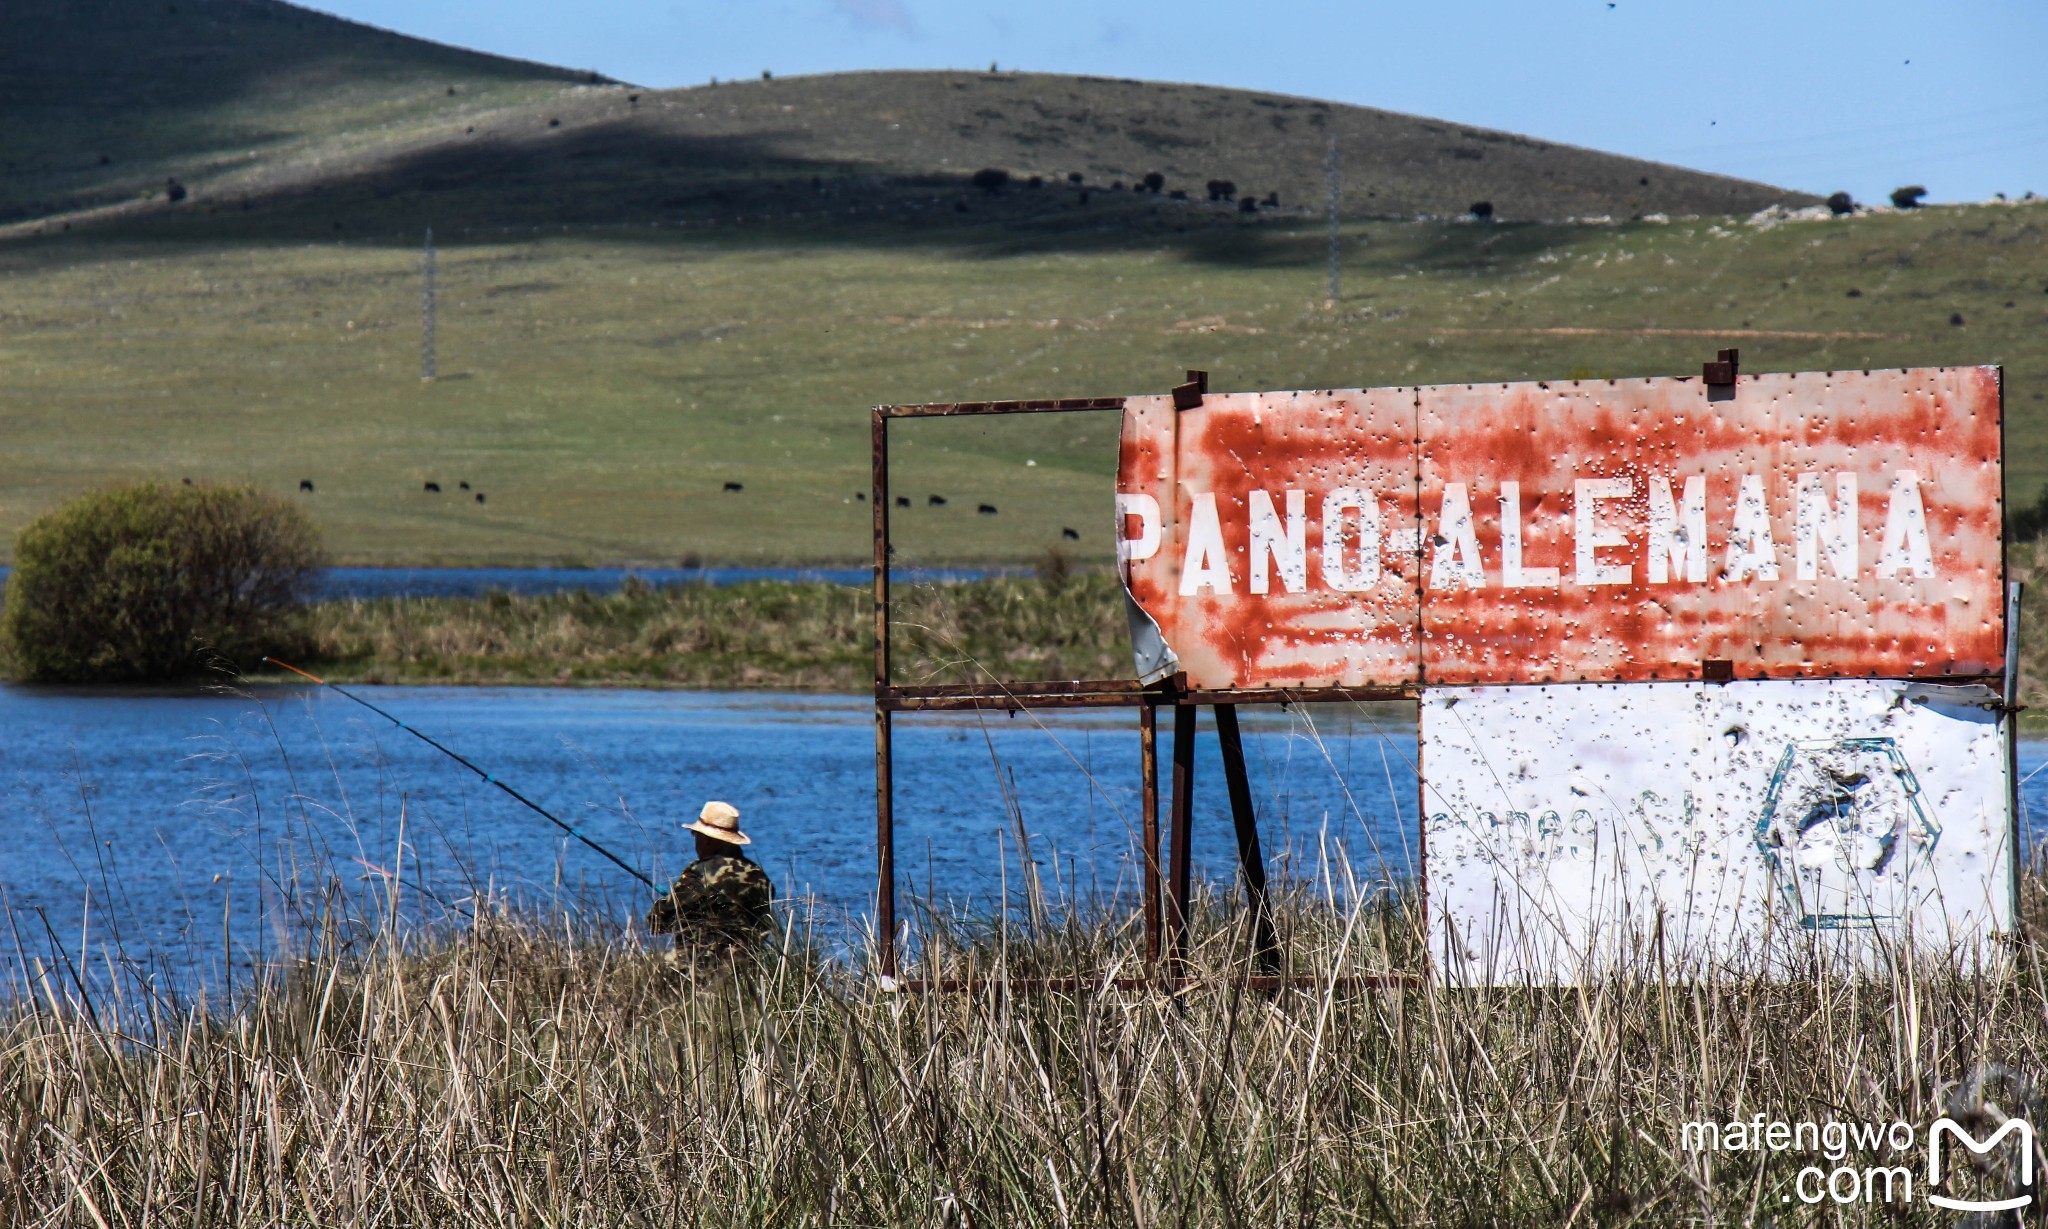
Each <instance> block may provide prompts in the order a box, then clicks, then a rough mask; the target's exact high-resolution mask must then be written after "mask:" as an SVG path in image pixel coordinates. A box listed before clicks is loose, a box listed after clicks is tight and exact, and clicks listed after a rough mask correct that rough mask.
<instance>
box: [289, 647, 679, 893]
mask: <svg viewBox="0 0 2048 1229" xmlns="http://www.w3.org/2000/svg"><path fill="white" fill-rule="evenodd" d="M263 660H264V661H266V662H268V663H270V664H271V665H273V666H283V667H284V668H285V669H287V670H289V671H291V672H292V673H293V674H296V675H298V676H299V677H300V678H305V679H311V680H313V681H314V682H315V683H318V684H320V685H321V686H322V687H326V688H329V689H331V690H334V691H338V692H340V693H341V694H342V695H345V696H347V697H348V698H349V699H351V700H354V701H355V702H356V703H358V704H360V705H362V706H363V707H364V708H367V709H369V710H370V711H371V712H373V713H375V714H377V715H378V716H379V717H382V718H383V719H384V720H386V721H388V722H390V723H391V724H392V725H395V726H397V727H398V728H399V729H401V730H404V731H405V732H406V733H408V734H410V735H412V736H413V737H414V738H417V739H419V740H420V741H421V742H423V743H425V744H427V745H428V746H429V747H432V748H433V749H434V750H436V751H439V752H440V753H441V754H442V755H445V756H447V757H448V758H449V759H451V760H454V761H455V762H456V763H458V764H460V765H462V766H463V767H464V768H467V769H469V770H470V771H471V772H473V773H475V774H476V775H477V776H479V777H481V778H482V779H483V780H484V781H485V782H487V783H488V784H491V785H495V786H497V787H498V788H499V789H501V790H504V791H505V792H506V793H507V794H509V795H511V796H512V798H513V799H514V800H515V801H517V802H519V803H520V804H522V805H524V806H525V807H526V809H527V810H529V811H532V812H533V813H534V814H536V815H538V816H540V817H541V818H542V819H545V820H547V821H548V822H549V823H551V824H553V825H554V826H555V827H557V828H560V829H561V830H562V831H564V832H566V833H568V834H569V835H570V836H573V837H575V838H576V839H577V840H579V841H582V842H583V843H584V844H585V845H588V846H590V847H591V848H592V849H594V850H596V851H597V852H598V853H601V854H603V855H604V856H605V857H607V858H609V859H611V863H612V865H613V866H616V867H618V868H619V869H620V870H622V871H624V872H626V873H627V874H628V875H631V876H632V877H633V878H635V879H638V880H639V881H640V882H642V883H644V884H646V885H647V886H648V887H650V888H653V889H654V890H655V891H657V892H659V891H661V885H660V884H658V883H656V882H654V880H652V879H649V878H648V877H647V876H645V875H643V874H641V873H640V872H639V871H636V870H634V869H633V868H632V867H630V866H628V865H626V864H625V863H624V862H623V861H621V860H620V859H619V855H617V854H615V853H613V852H612V851H611V850H609V849H606V848H605V847H604V846H602V845H600V844H598V843H597V842H596V841H593V840H591V839H590V838H589V837H587V836H585V835H583V834H582V833H581V832H578V831H576V829H575V828H574V827H572V826H570V825H569V824H567V823H564V822H563V821H562V820H560V819H557V818H555V816H554V815H553V814H551V813H550V812H549V811H548V809H547V808H546V807H543V806H541V805H540V804H539V803H538V802H535V801H534V800H533V799H531V798H528V797H527V796H526V795H525V794H522V793H520V792H519V791H518V790H516V789H513V788H512V787H511V786H509V785H507V784H505V783H504V782H503V781H500V780H498V778H496V777H494V776H492V775H491V774H490V773H487V772H485V771H484V770H483V769H481V768H478V767H477V766H476V765H475V764H472V763H470V762H469V761H468V760H466V759H464V758H462V756H460V755H458V754H456V753H455V752H453V751H450V750H449V749H448V748H446V747H444V746H442V745H441V744H440V743H437V742H435V741H434V740H433V739H432V738H429V737H428V736H427V735H425V734H423V733H421V732H420V731H418V730H416V729H414V728H413V727H411V726H409V725H407V724H405V723H404V722H403V721H400V720H399V719H398V718H396V717H394V716H392V715H391V714H390V713H387V712H385V711H384V710H383V709H381V708H378V707H377V706H376V705H374V704H372V703H370V702H369V701H368V700H365V699H363V698H362V697H361V696H359V695H357V694H356V693H355V692H353V691H350V690H349V689H348V688H346V687H343V686H342V685H341V684H339V683H330V682H328V681H327V680H326V679H324V678H321V677H320V676H319V675H317V674H308V673H307V672H306V671H304V670H301V669H299V668H298V667H297V666H294V665H293V664H291V663H290V662H288V661H279V660H278V659H277V658H275V657H266V658H264V659H263Z"/></svg>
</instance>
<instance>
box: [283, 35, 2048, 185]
mask: <svg viewBox="0 0 2048 1229" xmlns="http://www.w3.org/2000/svg"><path fill="white" fill-rule="evenodd" d="M316 7H319V8H322V9H324V10H326V11H328V12H333V13H338V14H341V15H342V16H346V17H352V18H355V19H356V20H358V21H366V22H370V23H372V24H374V25H379V26H385V27H388V28H391V29H395V30H401V31H404V32H405V33H408V34H414V35H419V36H421V37H425V38H432V39H436V40H439V41H442V42H448V43H455V44H458V45H461V46H466V47H475V48H479V49H482V50H486V51H493V52H498V53H500V54H504V55H514V56H523V57H526V58H529V59H536V60H543V61H547V62H549V63H555V64H562V65H567V66H570V67H576V68H594V69H597V70H599V71H600V72H604V73H607V74H609V75H611V76H614V77H619V78H623V79H625V80H629V81H633V82H635V83H638V84H642V85H651V86H675V85H690V84H697V83H701V82H704V81H706V80H708V79H710V78H712V77H723V78H731V77H751V76H758V75H759V74H760V73H761V71H762V70H763V69H771V70H773V71H774V72H775V73H776V74H777V75H780V76H789V75H794V74H798V73H818V72H836V71H842V70H848V69H869V68H984V69H985V68H987V67H988V65H989V64H990V63H991V62H994V63H997V64H1000V65H1002V66H1003V67H1006V68H1013V67H1014V68H1022V69H1027V70H1033V71H1042V72H1066V73H1088V74H1095V75H1101V76H1115V77H1138V78H1144V79H1149V80H1168V81H1197V82H1203V83H1207V84H1213V85H1227V86H1239V87H1244V88H1248V89H1259V90H1272V91H1277V92H1283V93H1292V94H1303V95H1311V96H1314V97H1318V98H1327V99H1332V100H1335V101H1340V102H1349V103H1358V104H1362V105H1365V106H1373V107H1384V108H1387V109H1389V110H1394V111H1406V112H1411V113H1415V114H1421V115H1432V116H1439V117H1442V118H1446V119H1454V120H1458V121H1461V122H1464V123H1468V124H1479V125H1486V126H1489V127H1495V128H1504V129H1508V130H1511V131H1517V132H1523V133H1528V134H1530V135H1533V136H1539V137H1544V138H1547V139H1550V140H1557V141H1566V142H1570V143H1572V144H1577V145H1586V146H1591V147H1594V148H1598V149H1605V150H1612V151H1614V152H1617V153H1625V154H1632V155H1636V156H1638V157H1646V158H1655V159H1658V160H1661V161H1667V162H1675V163H1680V164H1683V165H1687V166H1694V167H1699V168H1702V169H1706V170H1713V171H1721V172H1725V173H1728V174H1733V175H1741V176H1745V177H1749V178H1754V179H1762V180H1766V181H1769V182H1772V183H1777V184H1782V185H1785V186H1789V187H1796V188H1803V189H1807V190H1810V191H1814V192H1823V193H1825V192H1830V191H1834V190H1837V189H1846V190H1848V191H1850V192H1852V193H1854V194H1855V195H1856V196H1857V198H1858V199H1864V200H1882V199H1883V197H1884V195H1885V194H1886V193H1888V192H1889V191H1890V190H1891V189H1892V188H1894V187H1897V186H1899V185H1901V184H1905V183H1918V184H1925V185H1926V186H1927V187H1928V189H1929V190H1930V199H1934V200H1982V199H1985V198H1987V197H1989V196H1990V195H1991V194H1992V193H1994V192H2006V193H2008V194H2011V195H2015V196H2016V195H2018V194H2020V193H2022V192H2025V191H2030V190H2031V191H2035V192H2039V193H2043V194H2048V2H2044V0H1924V2H1916V0H1865V2H1864V3H1841V2H1824V0H1778V2H1776V3H1770V2H1765V0H1718V2H1707V0H1662V2H1659V0H1615V3H1613V4H1609V3H1608V2H1607V0H1522V2H1520V3H1515V2H1512V0H1508V2H1497V0H1459V2H1455V3H1445V2H1443V0H1436V2H1434V3H1432V2H1428V0H1419V2H1411V3H1402V4H1388V3H1378V2H1375V0H1355V2H1353V3H1343V4H1338V3H1330V4H1276V3H1272V2H1271V0H1235V2H1225V0H1172V2H1168V0H1038V2H1036V3H1031V4H1016V3H998V2H995V0H579V2H578V3H574V4H565V3H561V2H559V0H324V2H323V3H319V4H318V5H316Z"/></svg>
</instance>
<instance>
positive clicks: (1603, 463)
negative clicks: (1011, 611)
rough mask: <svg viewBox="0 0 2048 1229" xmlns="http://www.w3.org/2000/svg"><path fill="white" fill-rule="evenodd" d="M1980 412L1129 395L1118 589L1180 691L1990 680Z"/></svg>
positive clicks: (1996, 435) (1597, 396)
mask: <svg viewBox="0 0 2048 1229" xmlns="http://www.w3.org/2000/svg"><path fill="white" fill-rule="evenodd" d="M1999 416H2000V389H1999V382H1998V372H1997V369H1995V368H1942V369H1919V370H1912V371H1877V372H1831V373H1806V374H1798V375H1768V376H1757V377H1744V378H1743V379H1742V380H1741V381H1740V382H1739V383H1738V384H1737V386H1736V390H1735V393H1734V395H1733V397H1732V398H1730V399H1726V400H1719V401H1713V400H1709V393H1708V390H1707V389H1706V387H1705V386H1704V385H1702V384H1701V383H1700V382H1699V381H1697V380H1674V379H1656V380H1616V381H1584V382H1557V383H1552V384H1540V383H1525V384H1487V385H1470V386H1455V385H1453V386H1438V387H1430V388H1420V389H1368V390H1346V391H1330V392H1295V393H1264V394H1233V395H1228V396H1210V397H1207V398H1205V400H1204V401H1203V403H1202V404H1201V405H1200V406H1198V407H1196V408H1194V409H1191V410H1187V411H1183V412H1176V411H1175V410H1174V409H1173V406H1172V402H1171V400H1170V399H1169V398H1164V397H1154V398H1132V399H1131V400H1130V401H1129V403H1128V405H1127V409H1126V412H1125V419H1124V433H1123V447H1122V454H1121V466H1120V474H1119V486H1118V489H1119V501H1120V504H1121V505H1122V506H1123V507H1125V509H1126V514H1125V515H1124V516H1123V517H1122V522H1123V523H1122V524H1121V525H1120V527H1119V538H1120V539H1121V540H1123V541H1125V542H1126V554H1127V555H1128V556H1129V558H1128V560H1127V562H1126V565H1125V574H1126V583H1127V585H1128V587H1129V588H1130V591H1131V593H1132V596H1133V597H1134V598H1135V599H1136V600H1137V602H1138V604H1139V605H1140V606H1141V607H1142V608H1143V609H1144V610H1145V611H1146V613H1147V614H1149V615H1150V616H1151V617H1152V619H1153V620H1154V621H1155V622H1157V623H1158V624H1159V627H1160V629H1161V631H1162V633H1163V634H1164V635H1165V637H1166V640H1167V643H1168V644H1169V645H1170V646H1172V648H1173V649H1174V651H1175V653H1176V655H1177V656H1178V657H1179V659H1180V665H1181V668H1182V669H1184V670H1186V671H1187V673H1188V676H1189V680H1190V682H1191V683H1193V684H1194V685H1196V686H1198V687H1310V686H1331V685H1337V686H1369V685H1399V684H1403V683H1416V682H1424V683H1429V684H1446V683H1510V682H1623V681H1647V680H1655V679H1696V678H1699V677H1700V675H1701V671H1702V669H1703V664H1704V663H1705V662H1706V661H1709V660H1716V661H1726V662H1729V663H1731V667H1730V668H1731V670H1732V676H1733V677H1735V678H1827V677H1895V678H1924V677H1948V676H1958V675H1981V674H1992V673H1996V672H1998V671H1999V670H2000V669H2001V668H2002V666H2003V653H2004V626H2003V623H2004V603H2003V601H2002V600H2001V591H2002V588H2003V583H2004V574H2003V562H2002V559H2003V556H2002V550H2001V545H2000V540H2001V536H2002V533H2003V509H2002V507H2001V504H2000V490H2001V450H2000V449H2001V445H2000V438H2001V432H2000V421H1999ZM1146 500H1149V501H1151V507H1152V508H1153V509H1154V510H1155V512H1154V515H1153V517H1152V519H1153V520H1154V521H1155V522H1156V525H1155V526H1153V528H1155V529H1156V533H1152V534H1150V536H1147V532H1146V530H1147V525H1146V515H1145V512H1144V508H1143V507H1142V506H1141V505H1143V503H1144V501H1146ZM1134 508H1135V509H1136V510H1135V511H1134V510H1133V509H1134Z"/></svg>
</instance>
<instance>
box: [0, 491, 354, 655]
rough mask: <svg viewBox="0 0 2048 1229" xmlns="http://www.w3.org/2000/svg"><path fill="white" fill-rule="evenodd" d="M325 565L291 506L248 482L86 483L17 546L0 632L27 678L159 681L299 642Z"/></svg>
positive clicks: (308, 525)
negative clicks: (93, 487)
mask: <svg viewBox="0 0 2048 1229" xmlns="http://www.w3.org/2000/svg"><path fill="white" fill-rule="evenodd" d="M320 566H321V550H320V542H319V535H318V533H317V531H316V530H315V529H314V528H313V525H312V522H311V521H309V520H308V519H307V518H306V515H305V513H303V512H301V511H300V510H299V509H298V508H296V507H295V506H293V505H291V504H289V503H287V502H285V501H284V500H281V499H278V498H277V497H276V496H273V495H266V494H264V493H262V492H260V491H257V490H255V489H253V488H250V487H222V486H192V487H166V486H159V485H157V484H154V483H147V484H142V485H138V486H127V487H113V488H108V489H104V490H98V491H91V492H88V493H86V494H84V495H81V496H79V497H77V498H76V499H72V500H70V501H68V502H66V503H64V504H62V505H60V506H59V507H57V508H55V509H54V510H52V511H50V512H46V513H44V514H43V515H42V516H40V517H37V518H36V519H35V520H34V521H33V522H31V523H30V524H29V526H28V527H27V528H25V529H23V530H22V531H21V534H20V536H19V537H18V538H16V539H15V544H14V567H13V572H12V574H11V575H10V576H9V577H8V581H7V594H6V608H5V610H4V611H0V639H4V641H5V644H6V648H7V650H8V652H9V654H10V656H11V657H12V659H13V664H14V668H15V670H16V672H17V673H18V674H19V675H20V676H21V677H23V678H28V679H35V680H42V681H50V682H153V681H160V680H164V679H172V678H180V677H187V676H191V675H196V674H201V673H205V672H208V671H215V670H219V669H222V668H223V667H238V666H247V665H251V664H253V663H254V662H255V660H256V659H257V658H258V657H260V656H261V655H262V654H264V653H266V652H287V651H291V650H293V649H294V648H295V647H296V646H297V644H298V643H299V641H300V639H301V637H302V632H301V630H300V626H299V618H298V617H299V615H300V613H301V609H302V605H303V603H304V600H305V597H306V595H307V593H308V592H309V591H310V589H311V587H312V584H313V581H314V579H315V577H316V575H317V573H318V570H319V568H320Z"/></svg>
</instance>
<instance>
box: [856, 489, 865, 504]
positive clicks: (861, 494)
mask: <svg viewBox="0 0 2048 1229" xmlns="http://www.w3.org/2000/svg"><path fill="white" fill-rule="evenodd" d="M867 501H868V493H867V492H866V491H855V492H854V493H853V502H855V503H857V504H864V503H866V502H867Z"/></svg>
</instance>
